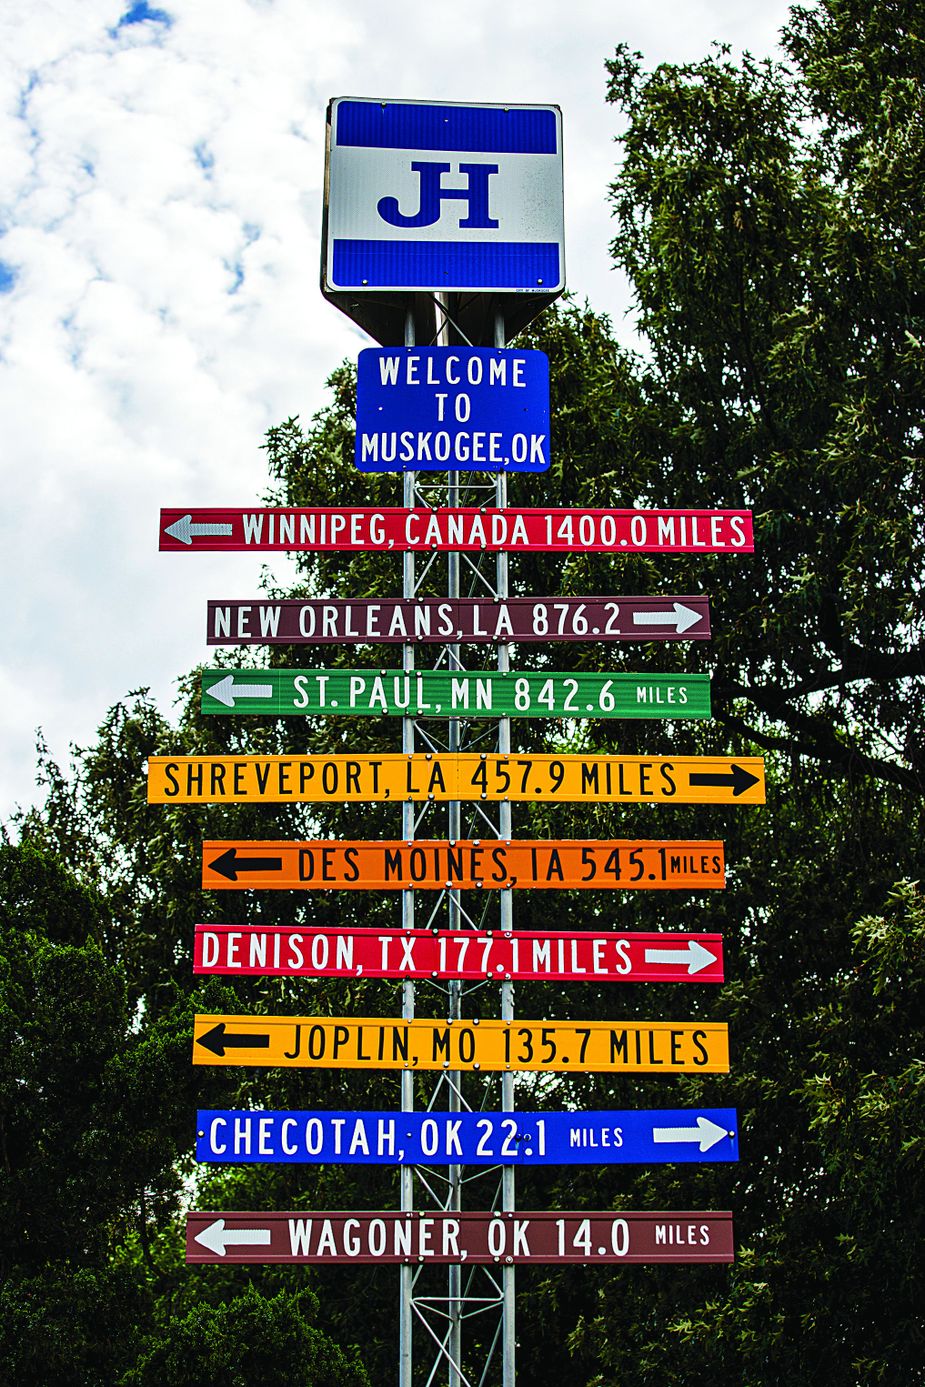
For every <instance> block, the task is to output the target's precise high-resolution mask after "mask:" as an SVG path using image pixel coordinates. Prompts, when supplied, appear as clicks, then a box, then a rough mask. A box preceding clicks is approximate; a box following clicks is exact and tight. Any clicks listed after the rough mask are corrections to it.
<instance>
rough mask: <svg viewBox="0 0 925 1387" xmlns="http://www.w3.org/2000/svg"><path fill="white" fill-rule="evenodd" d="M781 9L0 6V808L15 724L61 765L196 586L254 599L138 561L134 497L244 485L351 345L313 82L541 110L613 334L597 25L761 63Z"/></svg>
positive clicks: (209, 3)
mask: <svg viewBox="0 0 925 1387" xmlns="http://www.w3.org/2000/svg"><path fill="white" fill-rule="evenodd" d="M786 17H787V6H786V5H785V4H782V3H780V0H649V3H648V4H645V5H640V4H638V3H633V4H630V3H629V0H614V3H610V4H607V3H605V2H604V0H569V3H562V0H529V3H526V0H507V3H505V4H499V3H498V0H466V3H465V4H464V5H453V6H451V5H449V4H446V3H441V0H389V3H383V0H162V3H161V2H159V0H153V2H152V0H142V2H141V3H138V4H128V5H127V4H126V0H116V2H114V3H110V0H80V3H77V4H75V3H74V0H8V3H7V4H5V5H3V6H2V8H0V150H2V157H0V469H2V479H3V504H2V506H0V565H2V570H3V575H4V584H5V587H6V590H7V594H8V599H9V601H8V606H7V620H6V629H5V631H4V639H3V641H2V646H0V650H2V655H0V822H4V821H8V820H9V816H10V814H11V812H12V811H13V810H14V807H15V806H16V805H20V806H23V807H25V806H28V805H30V804H32V803H34V802H37V801H38V802H40V801H41V791H40V790H38V789H37V788H36V786H35V751H34V748H35V742H36V732H37V729H39V728H41V730H42V734H43V736H44V738H45V740H46V741H47V743H48V746H49V749H50V752H51V754H52V756H53V757H54V759H55V760H56V761H57V762H58V763H59V764H60V765H62V766H66V765H67V764H68V762H69V759H70V747H71V745H72V744H76V745H78V746H85V745H88V744H90V743H91V742H92V740H93V736H94V732H95V730H96V728H97V726H98V725H99V723H100V722H101V721H102V719H103V717H104V716H105V713H106V710H107V709H108V708H109V707H110V706H111V705H112V704H114V703H116V702H117V701H118V700H119V699H120V698H122V697H123V696H124V695H125V694H126V693H127V692H128V691H129V690H130V689H136V688H140V687H148V688H150V689H151V690H152V692H153V694H154V695H155V696H156V698H157V701H158V704H159V706H160V708H161V710H162V711H163V712H164V713H166V714H170V712H171V709H172V706H173V701H174V698H175V696H176V687H175V681H176V679H177V677H178V676H179V675H180V674H181V673H183V672H184V671H185V670H188V669H189V668H191V667H192V666H193V665H195V664H197V663H199V662H202V661H206V660H207V659H208V651H207V647H206V645H205V611H206V601H207V599H208V598H210V597H212V598H216V597H225V598H247V597H252V596H256V595H257V592H258V581H259V577H260V567H259V565H260V559H259V558H258V557H257V556H254V555H248V554H240V555H219V554H208V555H205V554H202V555H198V556H196V555H189V556H184V555H175V554H159V553H158V550H157V526H158V512H159V509H160V508H161V507H162V506H183V507H193V508H194V507H197V506H252V505H254V504H256V503H257V502H258V501H259V499H260V497H261V496H262V495H263V492H264V490H265V487H266V468H265V459H264V454H263V453H262V452H261V444H262V442H263V440H264V436H265V433H266V430H267V429H268V428H270V427H271V426H272V425H274V424H278V423H280V422H281V421H282V420H284V419H286V418H288V417H289V416H291V415H298V416H299V417H300V418H301V419H302V421H303V422H307V421H308V420H309V418H310V416H311V415H312V414H313V412H314V411H316V410H317V409H318V408H320V407H321V406H322V404H323V403H324V399H325V386H324V382H325V380H326V378H327V376H328V375H329V374H330V372H331V371H332V370H333V369H334V368H335V367H336V366H337V365H338V364H339V363H340V362H341V361H342V360H344V358H348V357H349V358H355V357H356V355H357V353H358V352H359V351H360V350H362V348H363V347H364V346H369V345H372V343H371V341H370V339H368V338H367V337H366V336H365V335H364V334H363V333H362V332H361V331H360V329H359V328H357V327H355V326H354V325H353V324H351V323H350V322H349V321H348V319H347V318H345V317H344V316H343V315H341V314H340V313H339V312H338V311H337V310H336V309H335V308H333V307H331V306H330V305H328V304H327V303H326V302H325V301H324V299H323V298H322V296H321V293H320V291H319V288H318V278H319V259H320V233H321V193H322V184H323V175H324V129H325V108H326V106H327V102H328V100H329V98H331V97H333V96H367V97H377V98H408V99H418V100H440V99H443V100H450V101H471V102H504V103H519V102H538V103H556V104H558V105H559V106H561V107H562V111H563V123H564V151H565V217H566V265H567V279H568V286H569V288H570V289H571V290H573V291H574V292H575V293H576V294H577V295H578V296H579V298H585V297H587V298H588V299H589V300H590V302H591V304H592V305H593V307H594V308H595V309H597V310H598V311H601V312H607V313H609V314H611V316H612V317H613V319H614V324H615V327H616V330H617V333H618V335H620V336H623V337H624V338H625V339H626V340H627V341H631V340H632V319H631V316H629V314H628V310H629V308H630V305H629V302H628V298H627V292H626V287H625V285H624V284H623V282H622V281H621V280H620V278H619V277H618V276H617V275H616V274H615V273H614V271H613V270H612V269H611V267H610V263H609V258H608V251H607V247H608V243H609V241H610V239H611V237H612V234H613V228H612V225H611V223H610V216H609V211H608V206H607V200H606V194H607V187H608V184H609V183H610V181H611V179H612V177H613V172H614V168H615V164H616V160H617V158H618V155H619V149H618V146H617V145H616V144H615V143H614V140H615V136H616V134H617V132H618V128H619V121H618V114H617V112H616V111H615V110H614V109H613V108H611V107H609V106H607V104H606V103H605V99H604V96H605V88H606V82H605V72H604V61H605V59H606V58H607V57H608V56H609V55H610V54H612V52H613V49H614V47H615V46H616V45H617V44H618V43H620V42H626V43H628V44H629V45H630V47H631V48H634V49H638V50H640V51H641V52H642V53H643V54H644V55H645V59H646V62H647V65H649V66H654V65H655V64H656V63H659V62H665V61H668V62H683V61H693V60H696V59H698V58H700V57H703V56H704V55H705V54H706V53H707V52H708V50H709V46H710V44H711V42H713V41H714V40H718V41H722V42H725V43H729V44H731V45H732V49H733V52H739V51H741V50H742V49H748V50H749V51H750V52H752V53H754V54H756V55H761V56H763V55H765V54H773V53H774V52H775V47H776V40H777V34H778V31H779V29H780V27H781V25H782V24H783V23H784V22H785V20H786ZM398 503H399V496H398V493H396V504H398ZM271 557H273V556H271ZM271 567H272V570H273V572H274V574H275V575H276V576H277V577H278V578H280V579H284V578H285V577H286V574H287V569H286V560H285V559H282V560H276V559H274V562H273V563H272V565H271ZM140 769H141V768H139V770H140Z"/></svg>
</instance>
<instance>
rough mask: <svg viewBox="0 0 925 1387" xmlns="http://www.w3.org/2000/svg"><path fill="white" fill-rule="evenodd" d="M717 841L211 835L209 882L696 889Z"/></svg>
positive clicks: (212, 886) (717, 875)
mask: <svg viewBox="0 0 925 1387" xmlns="http://www.w3.org/2000/svg"><path fill="white" fill-rule="evenodd" d="M725 881H726V878H725V872H724V863H723V844H722V843H719V842H688V841H679V842H673V841H670V840H669V841H666V842H661V841H654V842H650V841H645V840H642V841H637V840H633V839H622V838H614V839H600V840H594V839H588V840H585V839H580V838H576V839H570V840H568V841H542V840H538V841H535V842H533V841H530V840H525V841H523V842H511V841H510V840H506V841H499V840H498V839H494V838H484V839H473V840H471V841H469V840H467V841H463V840H461V839H455V840H454V841H453V842H452V843H450V842H439V841H437V840H429V839H418V840H416V841H414V842H407V843H406V842H402V841H392V842H329V841H323V840H314V841H309V842H296V843H289V842H276V841H264V840H261V841H259V842H234V843H229V842H218V843H216V842H209V843H203V845H202V884H203V887H204V888H205V889H206V890H211V891H233V890H238V891H240V890H248V889H250V890H253V889H257V888H259V889H260V890H263V891H265V890H267V889H270V890H273V889H286V890H300V891H332V890H337V891H369V890H376V891H388V890H392V891H403V890H406V889H407V888H409V887H414V888H417V889H418V890H430V891H438V890H442V889H444V888H445V887H450V886H454V887H458V888H459V889H461V890H478V889H481V888H484V887H495V888H498V889H501V888H504V887H518V888H522V889H530V888H533V889H544V888H545V889H550V888H551V889H554V890H555V889H558V890H591V891H595V890H600V889H602V888H603V889H606V888H608V887H625V886H630V887H633V886H635V887H642V888H649V889H654V890H659V889H662V890H664V889H666V888H672V887H674V888H681V889H687V890H698V889H700V888H701V887H704V886H713V887H721V886H724V885H725Z"/></svg>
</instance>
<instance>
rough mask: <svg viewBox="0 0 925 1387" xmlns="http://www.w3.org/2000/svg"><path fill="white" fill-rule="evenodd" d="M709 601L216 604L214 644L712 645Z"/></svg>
mask: <svg viewBox="0 0 925 1387" xmlns="http://www.w3.org/2000/svg"><path fill="white" fill-rule="evenodd" d="M709 639H710V603H709V601H708V599H707V598H706V597H508V598H503V599H501V598H498V599H494V598H488V597H458V598H447V599H443V598H439V597H418V598H413V599H412V598H404V597H394V598H382V599H381V600H373V599H372V598H359V597H358V598H356V599H334V598H332V599H327V598H305V599H302V598H295V597H289V598H285V599H283V600H282V601H279V602H271V601H267V600H266V599H265V598H255V599H254V600H253V601H251V602H219V601H213V602H210V603H209V604H208V620H207V626H206V641H207V643H208V644H209V645H383V644H401V643H403V642H407V641H421V642H427V641H430V642H437V643H439V644H441V645H442V644H445V643H446V642H447V641H462V642H464V643H465V644H467V645H484V644H488V643H491V642H493V641H523V642H528V641H529V642H536V641H542V642H543V644H544V645H545V644H547V643H548V642H549V641H673V640H688V641H697V640H709Z"/></svg>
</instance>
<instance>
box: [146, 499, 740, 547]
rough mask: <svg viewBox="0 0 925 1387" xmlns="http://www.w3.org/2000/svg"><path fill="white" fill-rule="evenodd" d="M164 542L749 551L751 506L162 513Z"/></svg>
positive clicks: (174, 544)
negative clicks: (748, 509) (726, 507)
mask: <svg viewBox="0 0 925 1387" xmlns="http://www.w3.org/2000/svg"><path fill="white" fill-rule="evenodd" d="M160 547H161V549H168V550H171V549H172V550H174V551H181V552H187V553H189V552H190V551H191V550H193V551H195V550H252V551H253V552H255V553H267V552H279V551H295V550H310V551H312V552H326V551H328V550H349V551H351V552H366V551H368V550H378V551H380V552H386V553H388V552H391V553H401V552H402V551H404V550H459V551H465V552H468V553H478V552H479V551H481V550H489V551H491V552H500V551H502V550H503V551H510V552H512V553H518V552H522V551H525V550H540V551H545V552H556V553H564V554H576V553H591V552H605V553H614V554H645V553H657V554H696V553H699V554H724V553H729V554H736V553H738V554H750V553H751V552H752V551H753V549H754V541H753V538H752V513H751V511H747V510H580V509H568V510H566V509H561V508H560V509H555V510H553V509H542V510H515V509H512V508H511V509H507V510H500V509H495V508H489V507H485V508H476V507H465V508H453V509H451V508H448V507H443V508H440V509H435V510H408V509H404V508H401V507H394V508H383V509H382V510H374V509H373V508H372V507H368V506H362V507H360V506H352V507H343V508H340V507H330V506H329V507H323V508H318V509H309V508H301V509H291V510H284V509H282V508H275V509H255V510H237V509H219V508H212V509H208V510H195V511H189V510H183V509H182V508H180V509H177V508H174V509H171V510H162V511H161V520H160Z"/></svg>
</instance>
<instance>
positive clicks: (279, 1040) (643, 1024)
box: [193, 1016, 729, 1074]
mask: <svg viewBox="0 0 925 1387" xmlns="http://www.w3.org/2000/svg"><path fill="white" fill-rule="evenodd" d="M193 1031H194V1033H193V1063H194V1064H214V1065H258V1066H260V1067H261V1068H263V1067H266V1066H272V1067H276V1066H279V1067H281V1068H285V1069H291V1068H297V1069H466V1070H475V1071H478V1070H480V1069H483V1070H486V1071H488V1070H507V1069H511V1070H514V1069H517V1070H521V1069H523V1070H534V1069H535V1070H544V1071H548V1072H550V1073H553V1072H556V1073H559V1072H570V1073H585V1072H593V1073H621V1072H626V1073H634V1074H670V1073H701V1074H725V1073H727V1072H728V1070H729V1028H728V1026H726V1025H725V1024H724V1023H722V1022H717V1021H704V1022H702V1023H700V1022H696V1021H585V1022H577V1021H498V1020H494V1019H492V1020H486V1021H481V1020H478V1019H472V1020H471V1021H463V1020H454V1021H435V1020H425V1019H423V1018H416V1019H415V1020H413V1021H406V1020H404V1019H403V1018H395V1019H392V1020H386V1019H385V1018H384V1017H381V1016H197V1017H195V1020H194V1027H193Z"/></svg>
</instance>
